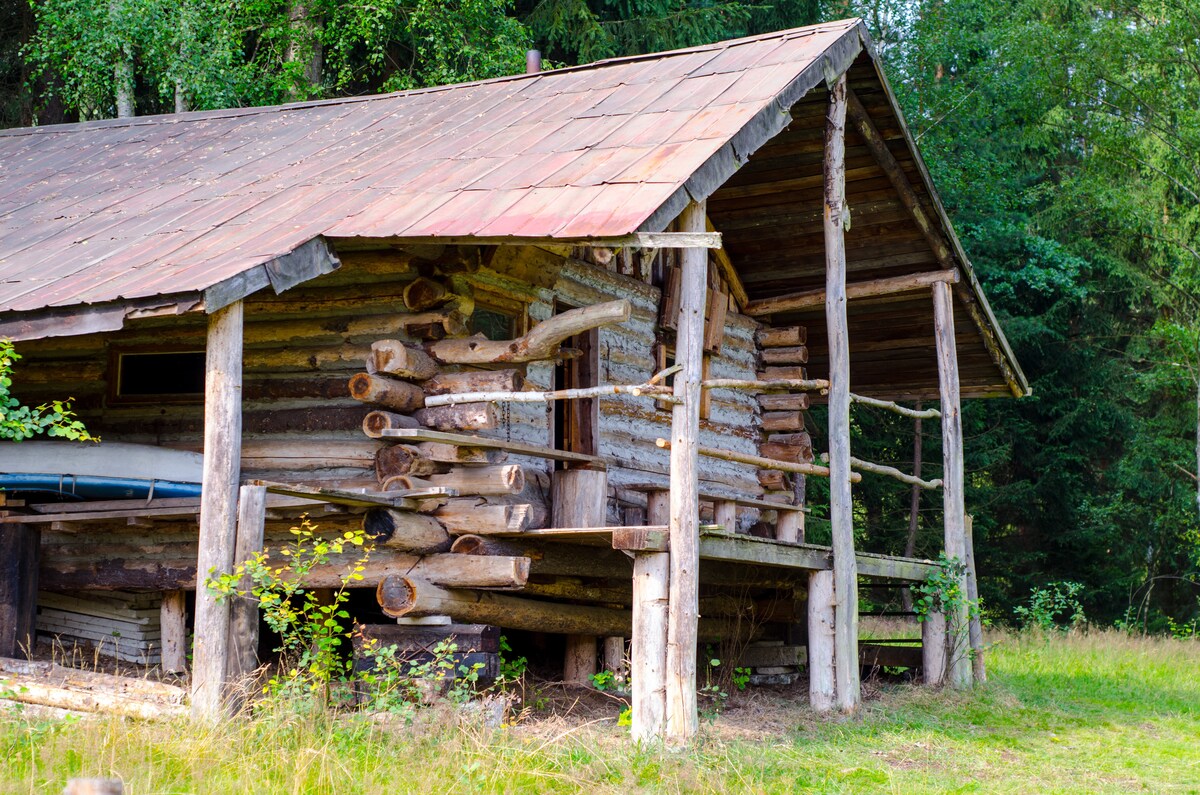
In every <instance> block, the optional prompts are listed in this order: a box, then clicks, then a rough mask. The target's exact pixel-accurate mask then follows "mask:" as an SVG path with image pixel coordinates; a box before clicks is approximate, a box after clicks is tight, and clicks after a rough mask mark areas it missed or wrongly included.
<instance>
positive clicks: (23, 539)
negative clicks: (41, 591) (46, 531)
mask: <svg viewBox="0 0 1200 795" xmlns="http://www.w3.org/2000/svg"><path fill="white" fill-rule="evenodd" d="M40 552H41V532H40V531H38V530H37V529H36V527H31V526H29V525H25V524H4V525H0V657H26V656H28V655H29V654H30V653H32V651H33V643H34V637H35V634H36V630H37V588H38V585H37V576H38V560H39V557H40Z"/></svg>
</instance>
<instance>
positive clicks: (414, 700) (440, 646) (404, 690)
mask: <svg viewBox="0 0 1200 795" xmlns="http://www.w3.org/2000/svg"><path fill="white" fill-rule="evenodd" d="M361 652H362V656H363V659H364V660H365V661H366V662H367V663H369V665H367V666H364V670H362V671H359V672H357V673H356V674H355V681H356V683H358V684H360V685H361V686H362V687H360V688H359V689H360V691H361V694H362V700H361V706H362V707H363V708H364V709H367V710H370V711H382V712H391V713H396V714H400V715H403V716H405V717H408V718H410V719H411V718H412V717H413V716H414V715H415V711H416V709H417V707H418V706H420V705H421V704H424V703H429V702H430V701H433V700H436V699H437V698H445V699H447V700H448V701H449V703H451V704H455V705H462V704H465V703H467V701H469V700H470V699H471V697H472V696H474V695H475V692H476V688H477V686H478V684H479V671H480V670H482V668H483V663H475V664H473V665H466V664H464V663H461V662H458V661H457V655H458V652H459V648H458V644H457V643H455V642H454V641H452V640H448V639H447V640H441V641H438V642H437V643H436V644H435V645H434V647H433V648H432V649H431V650H430V653H429V657H428V659H420V660H412V659H406V658H405V657H403V656H402V655H400V654H399V651H398V649H397V647H396V645H395V644H391V645H388V646H383V645H381V644H380V643H379V641H378V640H376V639H374V638H372V639H370V640H367V641H365V642H364V643H363V644H362V647H361Z"/></svg>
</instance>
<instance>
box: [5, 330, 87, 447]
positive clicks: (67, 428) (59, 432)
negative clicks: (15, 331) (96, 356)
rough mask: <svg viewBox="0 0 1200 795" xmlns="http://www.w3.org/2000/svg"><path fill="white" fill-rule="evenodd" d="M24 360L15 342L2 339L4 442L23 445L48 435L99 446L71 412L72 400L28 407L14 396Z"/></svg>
mask: <svg viewBox="0 0 1200 795" xmlns="http://www.w3.org/2000/svg"><path fill="white" fill-rule="evenodd" d="M20 358H21V355H20V354H19V353H17V351H16V348H14V347H13V343H12V340H10V339H0V439H7V440H9V441H14V442H20V441H24V440H25V439H32V438H33V437H34V436H39V435H41V434H45V435H46V436H54V437H58V438H60V439H70V440H72V441H76V442H98V441H100V438H99V437H97V436H92V435H91V434H90V433H88V431H87V428H85V427H84V425H83V423H82V422H80V420H79V418H78V417H76V416H75V412H74V411H72V409H71V398H67V399H66V400H52V401H50V402H49V403H43V404H42V405H40V406H37V407H30V406H26V405H24V404H22V403H21V401H20V400H18V399H17V398H15V397H13V396H12V393H11V392H10V391H9V390H10V389H11V388H12V385H13V379H12V371H13V366H14V365H15V364H16V362H17V361H18V360H19V359H20Z"/></svg>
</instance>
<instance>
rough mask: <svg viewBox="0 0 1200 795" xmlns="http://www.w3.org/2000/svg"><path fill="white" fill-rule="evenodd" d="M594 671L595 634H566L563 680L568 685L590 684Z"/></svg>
mask: <svg viewBox="0 0 1200 795" xmlns="http://www.w3.org/2000/svg"><path fill="white" fill-rule="evenodd" d="M595 673H596V636H595V635H567V648H566V653H565V654H564V655H563V681H564V682H566V683H567V684H569V685H590V684H591V677H592V676H593V675H594V674H595Z"/></svg>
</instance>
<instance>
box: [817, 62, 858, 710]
mask: <svg viewBox="0 0 1200 795" xmlns="http://www.w3.org/2000/svg"><path fill="white" fill-rule="evenodd" d="M845 223H846V75H844V74H843V75H842V76H841V77H839V78H838V79H837V82H836V83H834V84H833V85H831V86H830V89H829V111H828V115H827V117H826V123H825V325H826V327H827V329H828V335H829V520H830V524H831V525H832V528H833V589H834V623H833V629H834V678H835V685H836V690H837V706H838V709H840V710H841V711H842V712H845V713H851V712H854V711H855V710H857V709H858V706H859V702H860V701H861V697H862V694H861V683H860V682H859V670H858V562H857V560H856V559H855V557H854V516H853V511H854V506H853V503H852V498H851V493H850V479H851V477H852V473H851V470H850V339H849V332H848V329H847V325H848V323H847V320H846V240H845Z"/></svg>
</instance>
